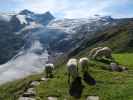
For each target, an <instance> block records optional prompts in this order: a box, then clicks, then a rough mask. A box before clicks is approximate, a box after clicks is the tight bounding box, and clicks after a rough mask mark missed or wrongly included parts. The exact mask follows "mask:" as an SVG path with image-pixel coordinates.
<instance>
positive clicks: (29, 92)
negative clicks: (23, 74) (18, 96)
mask: <svg viewBox="0 0 133 100" xmlns="http://www.w3.org/2000/svg"><path fill="white" fill-rule="evenodd" d="M35 95H36V91H35V89H34V88H29V89H28V90H27V91H26V92H25V93H24V94H23V96H24V97H32V96H35Z"/></svg>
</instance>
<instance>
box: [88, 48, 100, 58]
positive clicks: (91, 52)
mask: <svg viewBox="0 0 133 100" xmlns="http://www.w3.org/2000/svg"><path fill="white" fill-rule="evenodd" d="M99 49H102V47H96V48H93V49H92V50H91V51H90V52H89V57H90V58H92V57H93V55H94V54H95V53H96V51H97V50H99Z"/></svg>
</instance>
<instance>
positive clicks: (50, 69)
mask: <svg viewBox="0 0 133 100" xmlns="http://www.w3.org/2000/svg"><path fill="white" fill-rule="evenodd" d="M53 70H54V64H52V63H48V64H46V65H45V73H46V77H47V78H48V77H52V76H53Z"/></svg>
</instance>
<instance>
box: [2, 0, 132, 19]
mask: <svg viewBox="0 0 133 100" xmlns="http://www.w3.org/2000/svg"><path fill="white" fill-rule="evenodd" d="M2 3H3V2H2V1H0V6H1V5H2ZM3 4H4V5H5V4H6V6H4V7H0V8H5V9H6V10H9V7H12V9H11V10H15V11H19V10H22V9H29V10H31V11H34V12H37V13H43V12H46V11H51V12H52V13H53V14H54V15H55V16H57V17H66V18H75V17H76V18H77V17H78V18H79V17H88V16H92V15H94V14H100V15H112V16H114V17H129V16H132V14H131V10H132V9H133V1H132V0H60V1H59V0H4V3H3ZM11 5H13V6H11ZM125 9H126V10H125ZM124 13H126V15H125V14H124Z"/></svg>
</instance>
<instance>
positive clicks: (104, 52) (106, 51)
mask: <svg viewBox="0 0 133 100" xmlns="http://www.w3.org/2000/svg"><path fill="white" fill-rule="evenodd" d="M98 57H99V58H103V57H105V58H111V59H112V50H111V49H110V48H109V47H103V48H102V49H99V50H97V51H96V53H95V54H94V55H93V58H94V59H97V58H98Z"/></svg>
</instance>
